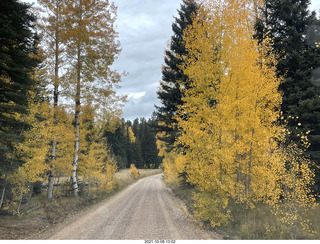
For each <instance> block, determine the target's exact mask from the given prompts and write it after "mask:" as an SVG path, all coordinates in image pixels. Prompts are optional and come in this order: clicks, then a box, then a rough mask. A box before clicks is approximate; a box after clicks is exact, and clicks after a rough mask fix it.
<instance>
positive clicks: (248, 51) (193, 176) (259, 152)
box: [176, 0, 281, 226]
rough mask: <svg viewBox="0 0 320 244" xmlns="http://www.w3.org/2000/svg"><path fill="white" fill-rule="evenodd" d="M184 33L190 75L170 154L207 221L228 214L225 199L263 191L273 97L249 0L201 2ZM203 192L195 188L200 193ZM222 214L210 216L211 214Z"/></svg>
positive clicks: (274, 84)
mask: <svg viewBox="0 0 320 244" xmlns="http://www.w3.org/2000/svg"><path fill="white" fill-rule="evenodd" d="M201 7H202V10H201V11H200V14H199V16H198V17H195V18H194V21H193V25H192V27H191V28H189V29H188V30H187V31H186V33H185V36H186V37H185V42H186V48H187V50H188V57H187V61H186V65H185V66H184V67H183V70H184V72H185V74H186V75H187V76H188V77H189V78H190V80H191V81H192V83H191V89H187V90H185V97H184V102H185V104H184V105H183V107H181V108H180V116H181V115H184V116H185V117H186V119H185V120H182V119H179V118H177V119H178V123H179V127H181V129H182V131H183V132H182V135H181V137H180V138H179V142H178V143H181V144H182V145H184V147H185V151H184V153H183V154H181V155H180V156H178V158H177V159H176V164H177V165H184V167H185V168H186V170H187V173H188V180H189V182H191V183H192V184H194V185H196V186H197V188H198V189H199V190H200V193H199V194H196V195H195V200H196V209H197V211H196V215H198V216H199V217H200V218H202V219H205V220H207V221H209V222H210V223H211V225H212V226H216V225H220V224H223V223H226V222H227V220H228V215H229V212H228V209H227V205H228V201H229V199H234V201H236V203H238V204H242V205H243V206H244V207H245V208H249V207H254V203H255V202H257V201H259V200H263V199H264V198H266V197H267V196H268V194H271V193H272V191H273V188H274V187H275V183H274V182H272V180H271V181H270V178H269V177H270V176H271V177H272V174H273V172H274V170H276V168H277V167H279V165H274V163H273V162H272V161H271V160H270V159H271V157H270V154H271V152H272V151H273V150H274V149H275V148H276V146H277V144H276V142H275V141H274V140H273V137H274V136H276V135H277V133H278V131H279V128H278V127H277V125H276V121H277V119H278V117H279V106H280V103H281V96H280V94H279V93H278V91H277V88H278V85H279V82H280V81H279V79H277V78H274V77H275V76H274V68H272V66H271V65H272V64H273V63H274V62H275V60H274V58H273V57H272V56H271V55H267V54H269V53H268V48H267V47H268V45H265V46H263V45H264V44H262V46H259V45H258V43H257V42H256V41H255V40H253V38H252V35H253V33H254V30H253V20H254V17H255V14H256V13H255V11H254V10H255V9H256V8H255V7H254V3H253V2H250V1H242V0H227V1H205V2H203V4H202V5H201ZM201 192H202V193H203V194H202V193H201ZM218 212H219V213H222V214H220V216H217V215H216V214H214V213H218Z"/></svg>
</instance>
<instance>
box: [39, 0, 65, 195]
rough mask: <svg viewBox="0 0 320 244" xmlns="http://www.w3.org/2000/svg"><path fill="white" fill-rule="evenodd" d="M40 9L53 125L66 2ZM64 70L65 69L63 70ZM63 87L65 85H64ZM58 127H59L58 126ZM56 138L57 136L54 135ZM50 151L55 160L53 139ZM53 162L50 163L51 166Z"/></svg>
mask: <svg viewBox="0 0 320 244" xmlns="http://www.w3.org/2000/svg"><path fill="white" fill-rule="evenodd" d="M38 3H39V5H40V7H39V8H37V10H39V13H41V15H42V17H41V19H40V20H39V21H38V26H39V29H40V30H41V35H42V39H43V41H42V46H43V50H44V53H45V56H46V59H45V60H44V62H43V64H44V66H45V68H44V69H45V70H46V72H47V77H46V78H47V79H48V83H49V84H48V85H50V86H53V94H50V95H51V96H53V119H54V124H55V125H57V124H58V116H59V108H58V106H59V95H60V94H61V86H62V85H63V79H62V78H63V76H64V72H63V69H62V68H63V66H64V65H65V64H66V58H65V46H64V34H65V30H66V25H65V24H66V23H65V20H66V14H65V8H66V4H65V3H66V1H63V0H39V1H38ZM64 70H65V69H64ZM64 85H65V84H64ZM58 127H59V126H58ZM56 136H58V135H56ZM51 144H52V150H51V160H52V161H55V160H56V159H57V155H56V154H57V152H56V151H57V144H58V142H57V141H56V140H55V138H53V141H52V143H51ZM54 164H55V162H51V163H50V165H51V166H53V165H54ZM54 173H55V172H54V171H53V168H52V167H51V169H50V170H49V171H48V190H47V199H48V200H51V199H52V197H53V195H52V194H53V177H54Z"/></svg>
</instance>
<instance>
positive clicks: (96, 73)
mask: <svg viewBox="0 0 320 244" xmlns="http://www.w3.org/2000/svg"><path fill="white" fill-rule="evenodd" d="M66 12H67V13H68V15H67V16H68V17H67V20H66V25H67V27H68V29H67V31H66V33H65V38H66V39H65V41H66V53H67V55H68V58H69V60H70V72H69V74H70V76H69V80H70V82H71V83H70V85H71V87H72V91H71V92H72V98H73V101H74V103H75V107H74V114H75V118H74V125H75V144H74V148H75V152H74V159H73V163H72V166H73V169H72V187H73V192H74V195H75V196H78V182H77V167H78V163H79V153H80V150H81V149H80V137H81V135H80V116H81V103H83V102H85V100H86V99H88V98H89V99H90V100H91V101H92V103H94V104H98V105H100V107H99V109H100V113H99V114H101V116H102V117H106V116H107V113H108V111H111V112H112V113H119V109H117V107H118V104H119V101H121V100H123V99H124V98H123V97H117V96H116V95H115V92H114V88H115V87H117V86H118V83H119V81H120V75H119V74H118V73H117V72H116V71H113V70H111V68H110V66H111V65H112V64H113V62H114V60H115V58H116V57H117V55H118V53H119V52H120V48H119V42H117V41H116V38H117V33H116V31H115V28H114V21H115V18H116V7H115V6H114V4H109V2H108V1H102V0H98V1H91V0H72V1H68V2H67V6H66ZM110 103H111V104H112V105H113V106H115V107H116V109H111V108H110Z"/></svg>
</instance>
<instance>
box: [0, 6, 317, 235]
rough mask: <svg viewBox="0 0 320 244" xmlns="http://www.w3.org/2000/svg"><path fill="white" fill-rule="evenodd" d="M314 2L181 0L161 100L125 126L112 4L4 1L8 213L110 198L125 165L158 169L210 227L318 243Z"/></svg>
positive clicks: (1, 86)
mask: <svg viewBox="0 0 320 244" xmlns="http://www.w3.org/2000/svg"><path fill="white" fill-rule="evenodd" d="M309 5H310V1H309V0H183V1H182V3H181V8H180V9H179V10H178V16H177V17H175V18H174V22H173V24H172V31H173V35H172V37H171V40H170V41H169V44H168V46H167V48H166V50H165V55H164V64H163V65H162V69H161V71H162V80H161V81H160V86H159V88H158V91H157V96H158V98H159V101H160V103H161V104H160V105H158V106H155V111H154V113H153V114H152V116H151V118H150V119H145V118H137V119H135V120H134V121H128V120H125V119H123V118H122V117H121V116H122V108H123V107H124V105H125V102H126V96H125V95H118V94H117V92H116V91H117V89H118V88H119V87H120V84H121V77H122V76H123V75H125V74H120V73H118V72H117V71H116V70H113V69H112V64H113V63H114V61H115V60H116V59H117V57H118V55H119V54H120V52H121V47H120V43H119V41H118V33H117V31H116V26H115V21H116V18H117V8H116V6H115V5H114V4H113V3H111V2H109V1H106V0H95V1H92V0H81V1H79V0H69V1H64V0H38V4H37V6H36V7H31V5H28V4H25V3H22V2H20V1H18V0H1V3H0V138H1V140H0V214H1V215H18V216H22V215H23V214H25V213H26V211H24V210H22V206H23V205H24V204H26V203H28V202H29V201H31V199H32V198H34V197H39V196H41V198H42V199H44V200H42V202H44V205H46V204H48V203H52V202H55V201H56V200H57V199H58V198H59V199H61V198H62V197H64V198H65V199H66V201H67V202H69V203H70V204H72V201H73V199H79V198H81V199H85V200H87V199H98V198H103V197H104V196H106V194H109V193H111V192H113V191H114V190H116V189H117V188H119V186H118V184H119V183H118V182H117V180H116V178H115V174H116V172H117V171H118V170H120V169H128V168H131V172H134V173H131V175H132V177H133V178H138V170H137V168H138V169H157V168H162V169H163V175H164V180H165V182H166V183H167V184H168V185H169V186H171V187H172V188H174V189H176V191H177V192H178V191H183V192H186V195H185V198H186V199H188V201H189V202H190V205H189V208H190V210H191V211H192V213H193V215H194V217H195V218H196V219H197V220H200V221H201V223H203V224H204V225H206V226H210V228H214V229H215V230H222V231H226V230H228V229H230V228H231V229H238V231H237V232H236V235H238V236H240V237H241V238H244V239H254V238H256V239H257V238H261V239H317V238H319V236H320V232H319V231H320V228H319V226H320V222H319V220H318V219H315V218H314V217H313V218H312V216H318V215H317V213H320V209H319V204H318V203H319V193H320V83H319V81H320V19H319V17H318V14H317V13H316V12H311V11H309ZM177 194H178V193H177ZM178 195H179V194H178ZM261 219H263V222H262V221H261ZM259 220H260V221H261V222H257V221H259ZM258 227H259V228H260V229H257V228H258ZM254 231H255V233H253V232H254Z"/></svg>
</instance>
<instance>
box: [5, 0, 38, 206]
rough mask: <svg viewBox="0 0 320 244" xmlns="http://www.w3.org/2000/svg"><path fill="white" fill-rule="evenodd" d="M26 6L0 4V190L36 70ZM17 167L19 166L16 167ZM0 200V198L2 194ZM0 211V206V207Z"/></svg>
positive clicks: (22, 125)
mask: <svg viewBox="0 0 320 244" xmlns="http://www.w3.org/2000/svg"><path fill="white" fill-rule="evenodd" d="M29 7H30V6H29V5H27V4H23V3H20V2H19V1H17V0H2V1H1V2H0V138H1V140H0V162H1V164H0V188H1V192H4V189H5V184H6V183H5V182H6V180H5V179H6V177H7V175H8V173H10V171H12V170H13V168H14V165H15V164H16V163H18V162H14V161H13V155H12V152H13V150H14V148H13V147H14V146H13V144H14V143H16V142H19V141H21V140H22V131H23V130H24V129H26V127H27V126H28V125H27V124H26V123H25V122H22V121H19V120H18V119H17V115H18V114H24V113H26V111H27V106H28V102H27V96H28V91H30V90H31V89H33V86H34V80H33V79H32V77H31V72H32V70H33V69H34V68H35V67H36V66H37V64H38V60H37V59H36V58H35V55H31V54H34V53H36V51H37V49H36V47H35V42H36V40H37V38H36V35H35V34H34V33H33V31H32V28H33V23H34V21H35V17H34V16H33V15H32V14H31V13H30V11H29ZM18 164H19V163H18ZM2 196H3V194H2ZM0 207H1V206H0Z"/></svg>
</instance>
